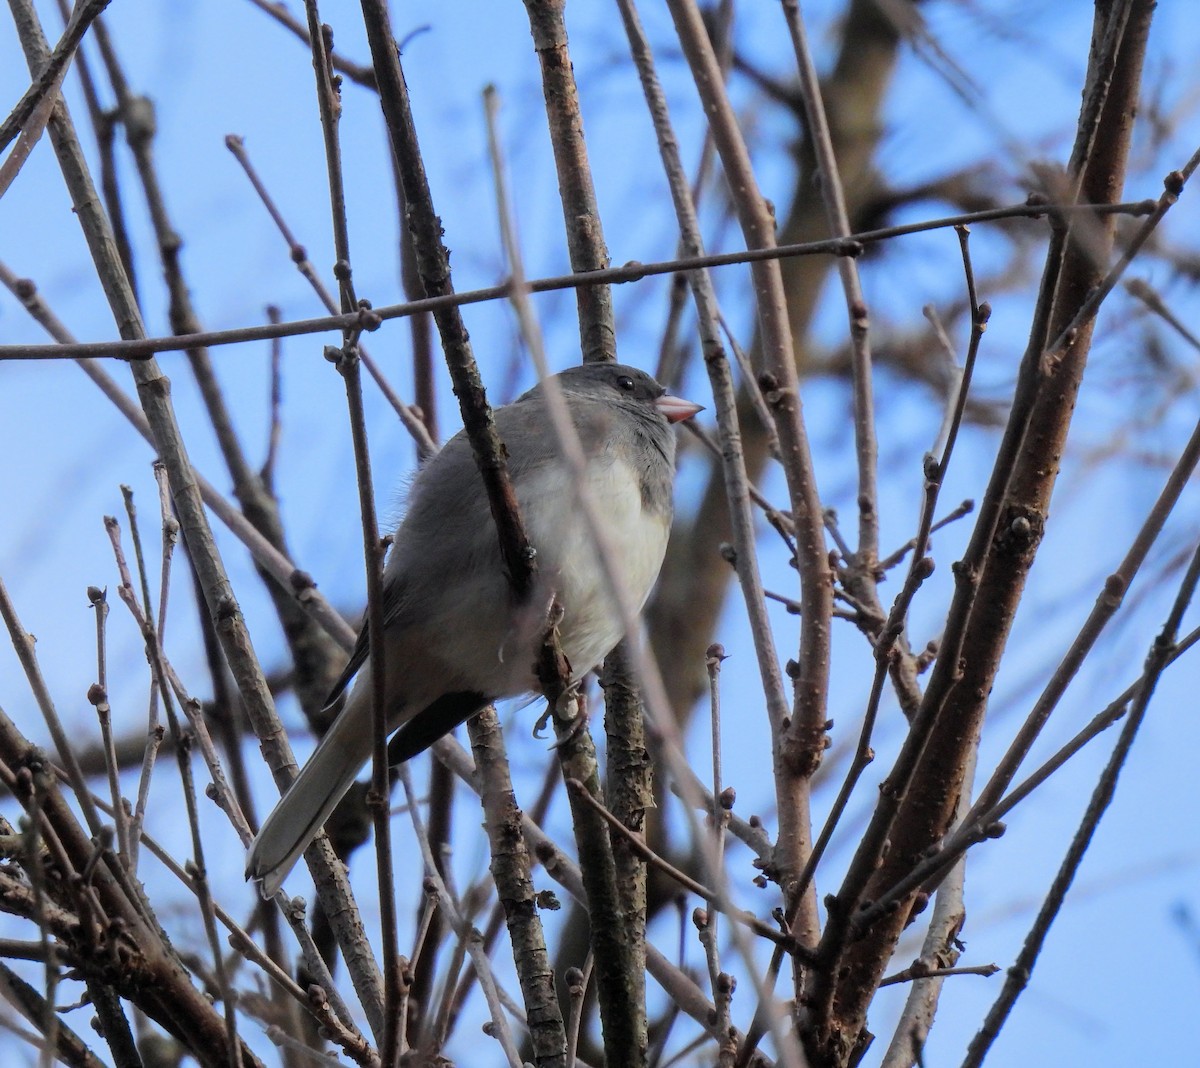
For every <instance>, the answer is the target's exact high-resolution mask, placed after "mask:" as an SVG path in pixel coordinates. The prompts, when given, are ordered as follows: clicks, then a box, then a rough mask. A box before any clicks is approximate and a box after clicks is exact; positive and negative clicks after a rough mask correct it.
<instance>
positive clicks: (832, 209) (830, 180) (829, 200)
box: [782, 0, 879, 601]
mask: <svg viewBox="0 0 1200 1068" xmlns="http://www.w3.org/2000/svg"><path fill="white" fill-rule="evenodd" d="M782 3H783V12H784V19H785V21H786V22H787V26H788V32H789V33H790V34H791V38H792V48H793V49H794V50H795V53H796V67H797V70H798V72H799V75H800V96H801V98H802V99H803V101H804V117H805V120H806V126H807V130H808V136H809V138H810V140H811V141H812V147H813V154H814V155H815V156H816V161H817V173H818V175H819V177H820V181H819V185H820V189H821V197H822V199H823V200H824V202H825V214H826V216H827V217H828V219H829V230H830V235H831V236H832V237H849V236H850V233H851V228H850V215H849V212H848V211H847V210H846V193H845V190H844V189H843V187H842V176H841V172H840V171H839V169H838V162H837V157H836V156H835V155H834V151H833V139H832V138H831V137H830V134H829V120H828V117H827V116H826V114H825V102H824V100H822V98H821V82H820V80H819V79H818V78H817V70H816V67H815V66H814V64H813V59H812V53H811V52H810V51H809V48H808V32H807V30H806V29H805V26H804V18H803V16H802V15H801V14H800V4H799V0H782ZM838 273H839V274H840V275H841V279H842V291H843V293H844V294H845V298H846V311H847V313H848V315H849V320H850V322H849V326H850V352H851V357H850V366H851V370H852V372H853V383H854V444H855V451H856V454H857V456H858V550H857V552H856V553H855V554H854V559H853V560H852V561H851V562H850V563H851V567H852V570H853V572H854V573H855V577H856V579H857V581H856V582H855V583H854V587H855V588H852V589H851V590H850V593H851V595H852V596H854V597H856V598H860V599H861V589H869V590H870V592H871V596H872V600H875V601H877V600H878V597H877V595H875V594H874V586H875V583H876V581H877V577H876V575H875V569H876V566H877V564H878V559H879V511H878V502H879V496H878V488H877V486H876V476H877V473H878V472H877V466H878V463H879V446H878V442H877V441H876V440H875V396H874V390H873V387H872V382H871V374H872V366H871V344H870V336H869V333H868V331H869V328H870V317H869V314H868V311H867V302H866V298H865V297H864V296H863V291H862V283H861V281H860V280H859V277H858V265H857V264H856V263H855V261H854V257H853V256H840V257H839V258H838ZM860 588H861V589H860Z"/></svg>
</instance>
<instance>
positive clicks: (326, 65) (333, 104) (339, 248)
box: [304, 0, 404, 1068]
mask: <svg viewBox="0 0 1200 1068" xmlns="http://www.w3.org/2000/svg"><path fill="white" fill-rule="evenodd" d="M304 8H305V13H306V15H307V18H308V35H309V45H310V49H311V53H312V65H313V73H314V75H315V76H316V83H317V84H316V91H317V103H318V106H319V108H320V112H321V133H322V137H323V139H324V143H325V174H326V180H327V183H328V190H329V209H330V215H331V222H332V228H333V246H334V256H335V257H336V259H335V262H334V266H333V273H334V277H335V278H336V279H337V282H338V295H339V299H340V302H341V309H342V311H343V312H349V311H352V310H354V309H355V308H357V307H359V303H358V299H357V297H356V296H355V292H354V281H353V274H352V270H351V266H350V227H349V222H348V220H347V218H346V190H345V183H344V181H343V176H342V155H341V145H340V144H339V141H338V122H339V120H340V119H341V113H342V101H341V95H340V84H341V79H340V78H336V79H335V75H334V72H333V66H332V63H331V60H330V53H331V51H332V37H333V31H332V30H331V29H330V28H329V27H328V26H324V25H322V24H321V20H320V14H319V12H318V9H317V0H305V4H304ZM366 307H368V306H367V305H365V304H364V305H363V308H364V309H365V308H366ZM360 332H361V331H359V330H354V329H351V330H346V331H344V332H343V335H342V348H341V350H340V351H335V352H334V353H333V354H332V355H333V362H334V363H335V364H336V366H337V369H338V371H339V372H340V373H341V375H342V377H343V379H344V381H345V386H346V407H347V409H348V412H349V421H350V436H351V440H352V442H353V447H354V467H355V474H356V481H357V483H358V502H359V514H360V519H361V524H362V537H363V558H364V564H365V569H366V578H367V636H368V647H369V648H370V649H372V650H374V651H375V653H376V655H374V656H372V657H370V658H369V660H368V670H369V671H370V681H371V727H372V730H371V741H372V745H371V789H370V792H369V793H368V795H367V799H368V807H369V808H370V810H371V815H372V822H373V824H374V828H375V867H376V876H377V879H378V885H379V922H380V928H381V937H382V940H383V1035H382V1038H381V1040H380V1058H381V1060H382V1063H383V1065H384V1068H393V1066H394V1065H396V1064H398V1063H399V1058H400V1019H399V1007H400V1000H401V996H402V995H401V988H402V987H403V985H404V983H403V977H402V975H401V962H400V948H399V947H400V935H399V930H398V927H397V922H396V891H395V881H394V877H393V873H392V831H391V812H390V811H389V806H388V794H389V783H388V757H387V736H388V707H387V661H386V658H385V657H384V656H383V655H382V652H381V651H382V650H383V648H384V640H383V627H384V621H383V546H382V545H381V543H380V540H379V525H378V521H377V519H376V517H375V490H374V485H373V482H372V479H371V452H370V448H369V446H368V444H367V425H366V417H365V414H364V411H363V397H362V377H361V365H360V363H359V358H358V352H357V343H358V336H359V333H360ZM327 355H328V353H327Z"/></svg>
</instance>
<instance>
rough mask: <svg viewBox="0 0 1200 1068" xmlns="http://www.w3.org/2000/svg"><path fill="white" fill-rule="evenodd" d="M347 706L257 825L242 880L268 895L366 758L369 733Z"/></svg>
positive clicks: (315, 832) (320, 826) (325, 817)
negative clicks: (289, 784) (247, 881)
mask: <svg viewBox="0 0 1200 1068" xmlns="http://www.w3.org/2000/svg"><path fill="white" fill-rule="evenodd" d="M353 711H354V710H353V709H352V708H351V707H350V706H349V705H347V707H346V708H345V709H344V710H343V712H342V714H341V715H340V716H339V717H338V718H337V719H336V720H335V721H334V723H333V725H332V726H331V727H330V729H329V731H328V732H327V733H326V735H325V737H324V738H322V739H321V743H320V745H318V746H317V748H316V751H315V752H314V753H313V755H312V757H311V758H310V759H309V761H308V763H307V764H305V765H304V767H303V768H302V769H301V771H300V774H299V775H298V776H296V780H295V782H293V783H292V785H291V786H290V787H289V788H288V791H287V793H285V794H284V795H283V797H282V798H280V800H279V803H278V804H277V805H276V806H275V809H274V810H273V811H272V812H271V814H270V815H269V816H268V817H267V818H266V820H265V821H264V822H263V825H262V827H261V828H260V829H259V832H258V836H257V837H256V838H255V839H254V841H253V842H252V843H251V845H250V853H249V855H248V856H247V858H246V878H247V879H257V880H258V881H259V887H260V889H261V891H262V895H263V897H264V898H271V897H274V896H275V894H276V893H277V892H278V890H279V888H280V886H282V884H283V880H284V879H286V878H287V876H288V873H289V872H290V871H291V870H292V868H293V867H295V865H296V861H298V860H299V859H300V856H301V854H302V853H303V852H304V850H305V849H307V848H308V846H309V843H310V842H312V840H313V839H314V838H316V836H317V834H318V833H319V832H320V830H321V828H322V827H323V826H324V825H325V821H326V820H327V819H329V817H330V815H331V814H332V812H333V810H334V809H335V808H336V807H337V803H338V802H339V801H340V800H341V799H342V797H343V796H345V793H346V791H347V790H349V789H350V786H351V785H352V784H353V782H354V780H355V778H356V777H357V775H358V773H359V771H360V770H361V769H362V767H363V765H364V764H365V763H366V762H367V758H368V757H369V756H370V755H371V749H370V745H371V731H370V729H369V726H368V727H364V726H363V725H362V724H360V723H359V722H358V717H356V716H354V715H353Z"/></svg>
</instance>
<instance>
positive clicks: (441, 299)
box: [0, 200, 1159, 361]
mask: <svg viewBox="0 0 1200 1068" xmlns="http://www.w3.org/2000/svg"><path fill="white" fill-rule="evenodd" d="M1158 207H1159V206H1158V203H1157V201H1154V200H1140V201H1131V202H1127V203H1121V204H1050V203H1047V202H1044V201H1039V202H1037V203H1032V204H1017V205H1012V206H1010V207H1005V208H990V209H988V210H986V211H975V212H962V213H960V214H957V215H948V216H945V217H942V218H938V219H930V220H927V221H925V222H917V223H908V224H905V225H903V226H889V227H884V228H881V229H878V230H868V231H864V232H862V233H857V234H854V235H852V236H851V237H849V238H845V239H841V238H839V239H828V240H824V241H806V242H800V243H797V244H794V245H776V246H773V247H770V248H756V249H750V250H748V251H742V252H724V253H709V254H708V255H705V256H696V257H692V258H690V259H676V260H664V261H658V262H651V263H631V264H625V265H623V266H621V267H608V268H605V269H604V270H598V271H590V272H588V273H585V274H567V275H557V276H555V277H551V278H539V279H531V280H530V281H529V282H528V283H527V284H528V288H529V292H531V293H550V292H555V291H558V290H562V289H575V288H577V287H579V286H594V285H617V284H620V283H625V282H638V281H641V280H642V279H643V278H650V277H653V276H655V275H660V274H674V273H676V272H678V271H688V270H695V269H698V268H702V267H726V266H732V265H735V264H743V263H752V264H753V263H765V262H770V261H774V260H781V259H788V258H791V257H795V256H844V255H853V254H855V253H856V252H857V246H858V245H864V244H875V243H878V242H881V241H888V240H891V239H892V238H896V237H904V236H907V235H909V234H918V233H925V232H928V231H930V230H944V229H948V228H953V227H956V226H967V225H971V224H974V223H984V222H994V221H997V220H1001V219H1014V218H1025V219H1041V218H1043V217H1045V216H1047V215H1074V214H1088V213H1090V214H1092V215H1100V216H1106V215H1131V216H1139V215H1150V214H1151V213H1153V212H1156V211H1158ZM510 292H511V283H505V284H504V285H498V286H489V287H487V288H485V289H473V290H466V291H464V292H462V293H445V294H438V295H435V296H430V297H425V298H423V299H421V300H414V301H408V302H405V303H403V304H391V305H386V306H383V307H378V308H372V309H371V311H370V312H369V313H365V312H353V313H350V314H348V315H329V316H325V317H323V318H318V319H299V320H292V321H288V322H284V323H267V324H260V325H257V326H246V327H238V328H236V329H231V330H209V331H205V332H203V333H200V334H180V335H174V336H168V337H148V338H138V339H124V340H121V341H94V342H91V341H89V342H75V343H71V344H61V345H0V360H63V359H79V358H81V357H91V358H93V359H98V358H101V357H113V358H116V359H122V360H132V361H136V360H144V359H147V358H149V357H151V356H153V355H154V354H155V353H159V352H176V351H179V350H182V349H187V348H194V347H198V346H209V347H216V346H220V345H234V344H239V343H241V342H244V341H266V340H268V339H270V338H274V337H297V336H299V335H302V334H319V333H323V332H326V331H341V330H345V329H348V328H350V329H353V328H357V329H364V330H370V329H376V328H377V327H378V325H379V324H380V323H382V322H386V321H388V320H390V319H400V318H404V317H406V316H410V315H418V314H421V313H424V312H438V311H442V310H444V309H446V308H454V307H461V306H462V305H465V304H482V303H485V302H487V301H491V300H501V299H504V298H506V297H508V296H509V294H510Z"/></svg>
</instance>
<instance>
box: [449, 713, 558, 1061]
mask: <svg viewBox="0 0 1200 1068" xmlns="http://www.w3.org/2000/svg"><path fill="white" fill-rule="evenodd" d="M467 730H468V732H469V733H470V735H471V750H472V752H473V753H474V754H475V767H476V769H477V772H478V777H479V788H480V790H479V796H480V801H481V802H482V805H483V814H484V826H485V828H486V830H487V835H488V842H489V844H490V846H491V854H492V859H491V865H490V867H491V872H492V877H493V878H494V879H495V881H496V892H497V894H498V895H499V897H500V903H501V905H503V907H504V915H505V918H506V919H507V921H508V933H509V938H510V939H511V940H512V948H513V960H514V962H515V964H516V967H517V980H518V982H519V983H520V985H521V993H522V995H523V996H524V1001H525V1018H526V1021H527V1022H528V1024H529V1036H530V1040H531V1043H532V1047H533V1056H534V1062H535V1063H536V1064H537V1066H538V1068H562V1066H565V1064H566V1051H567V1036H566V1031H565V1029H564V1026H563V1018H562V1012H561V1011H560V1009H559V1005H558V996H557V994H556V992H555V989H554V969H553V967H552V966H551V963H550V957H549V954H548V953H547V952H546V937H545V932H544V931H543V930H542V921H541V919H540V917H539V916H538V907H537V900H536V898H537V895H536V893H535V891H534V888H533V874H532V861H531V858H530V855H529V849H528V847H527V845H526V843H525V836H524V834H523V833H522V830H521V809H520V808H519V807H518V805H517V799H516V795H515V794H514V793H513V787H512V778H511V776H510V774H509V767H508V757H507V756H506V755H505V752H504V746H503V744H502V740H501V737H500V723H499V720H498V718H497V716H496V711H495V709H493V708H490V707H489V708H487V709H485V710H484V711H483V712H482V713H480V714H479V715H477V716H473V717H472V718H471V719H470V720H468V721H467ZM438 763H439V765H440V764H441V762H440V761H439V762H438Z"/></svg>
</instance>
